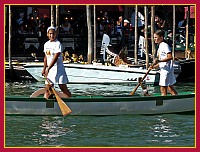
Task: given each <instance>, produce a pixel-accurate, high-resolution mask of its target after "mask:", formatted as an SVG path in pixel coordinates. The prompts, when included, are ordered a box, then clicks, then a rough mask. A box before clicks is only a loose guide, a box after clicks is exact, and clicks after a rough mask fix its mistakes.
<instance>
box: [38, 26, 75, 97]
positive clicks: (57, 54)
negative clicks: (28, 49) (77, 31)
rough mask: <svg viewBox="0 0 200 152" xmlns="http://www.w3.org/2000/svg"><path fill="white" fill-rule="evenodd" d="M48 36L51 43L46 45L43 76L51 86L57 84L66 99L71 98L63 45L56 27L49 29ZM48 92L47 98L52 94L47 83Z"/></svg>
mask: <svg viewBox="0 0 200 152" xmlns="http://www.w3.org/2000/svg"><path fill="white" fill-rule="evenodd" d="M47 36H48V38H49V41H47V42H46V43H45V44H44V53H45V55H44V68H43V70H42V75H43V76H46V77H47V78H48V79H49V81H50V82H51V84H52V85H53V84H55V83H57V84H58V85H59V87H60V89H61V91H62V92H63V95H64V97H66V98H67V97H71V93H70V91H69V90H68V88H67V85H66V84H67V83H68V77H67V74H66V71H65V67H64V65H63V59H62V51H63V50H62V45H61V43H60V41H58V40H57V31H56V28H55V27H49V28H48V29H47ZM45 84H46V91H45V94H44V97H45V98H49V96H50V92H49V88H50V87H51V86H49V85H48V83H47V81H45Z"/></svg>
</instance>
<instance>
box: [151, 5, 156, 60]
mask: <svg viewBox="0 0 200 152" xmlns="http://www.w3.org/2000/svg"><path fill="white" fill-rule="evenodd" d="M154 24H155V6H151V46H152V55H153V60H154V59H155V55H156V49H155V43H154V38H153V35H154V32H155V30H154Z"/></svg>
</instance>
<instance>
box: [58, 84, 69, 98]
mask: <svg viewBox="0 0 200 152" xmlns="http://www.w3.org/2000/svg"><path fill="white" fill-rule="evenodd" d="M59 87H60V90H61V91H62V92H63V95H64V96H65V97H66V98H69V97H71V96H72V94H71V92H70V91H69V89H68V88H67V85H66V84H59Z"/></svg>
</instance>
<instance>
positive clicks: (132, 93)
mask: <svg viewBox="0 0 200 152" xmlns="http://www.w3.org/2000/svg"><path fill="white" fill-rule="evenodd" d="M153 65H154V64H153ZM153 65H152V66H153ZM150 71H151V68H149V69H148V71H147V73H146V74H145V75H144V76H143V78H142V79H141V81H140V82H138V84H137V86H136V87H135V88H134V89H133V91H132V92H131V93H130V94H129V95H131V96H132V95H134V93H135V92H136V90H137V88H138V87H139V86H140V84H141V82H142V81H143V80H144V79H145V78H146V76H147V75H148V74H149V72H150Z"/></svg>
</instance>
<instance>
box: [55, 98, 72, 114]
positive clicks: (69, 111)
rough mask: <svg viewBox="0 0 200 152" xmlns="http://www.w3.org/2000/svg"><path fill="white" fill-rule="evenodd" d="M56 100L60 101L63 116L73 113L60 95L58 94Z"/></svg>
mask: <svg viewBox="0 0 200 152" xmlns="http://www.w3.org/2000/svg"><path fill="white" fill-rule="evenodd" d="M56 100H57V102H58V105H59V107H60V110H61V112H62V114H63V116H66V115H68V114H70V113H72V111H71V109H70V108H69V107H68V106H67V105H66V104H65V102H64V101H63V100H62V99H61V98H60V97H59V96H58V95H56Z"/></svg>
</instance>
